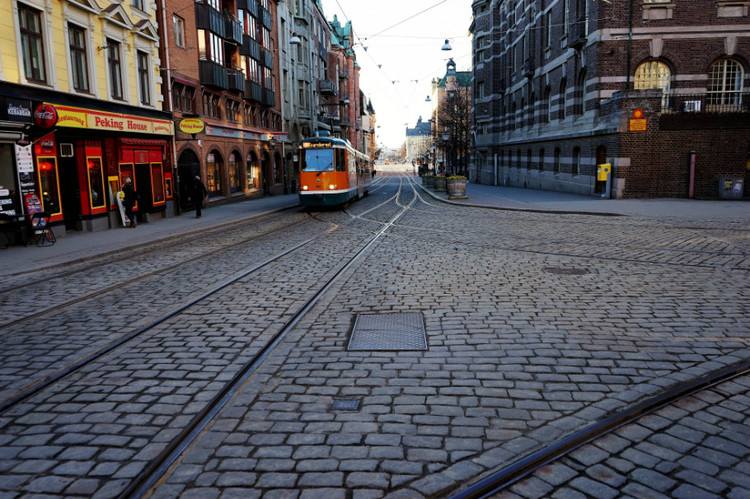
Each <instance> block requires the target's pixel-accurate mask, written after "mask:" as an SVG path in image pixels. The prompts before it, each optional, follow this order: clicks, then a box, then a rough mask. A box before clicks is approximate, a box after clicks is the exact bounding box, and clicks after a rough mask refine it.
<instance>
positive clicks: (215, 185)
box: [206, 151, 221, 196]
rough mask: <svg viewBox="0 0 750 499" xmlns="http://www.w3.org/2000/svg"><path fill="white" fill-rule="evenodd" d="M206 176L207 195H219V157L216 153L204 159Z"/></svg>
mask: <svg viewBox="0 0 750 499" xmlns="http://www.w3.org/2000/svg"><path fill="white" fill-rule="evenodd" d="M206 176H207V180H208V185H207V186H206V188H207V189H208V194H209V195H211V196H220V195H221V156H219V153H218V152H217V151H213V152H211V154H209V155H208V156H207V158H206Z"/></svg>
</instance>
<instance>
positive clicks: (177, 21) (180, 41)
mask: <svg viewBox="0 0 750 499" xmlns="http://www.w3.org/2000/svg"><path fill="white" fill-rule="evenodd" d="M172 27H173V28H174V43H175V45H177V46H178V47H181V48H185V20H184V19H183V18H181V17H180V16H178V15H173V16H172Z"/></svg>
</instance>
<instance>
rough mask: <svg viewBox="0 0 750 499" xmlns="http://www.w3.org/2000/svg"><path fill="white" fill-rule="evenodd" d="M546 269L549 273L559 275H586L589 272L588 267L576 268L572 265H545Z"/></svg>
mask: <svg viewBox="0 0 750 499" xmlns="http://www.w3.org/2000/svg"><path fill="white" fill-rule="evenodd" d="M544 271H545V272H547V273H548V274H558V275H584V274H588V273H589V271H588V270H586V269H576V268H570V267H545V268H544Z"/></svg>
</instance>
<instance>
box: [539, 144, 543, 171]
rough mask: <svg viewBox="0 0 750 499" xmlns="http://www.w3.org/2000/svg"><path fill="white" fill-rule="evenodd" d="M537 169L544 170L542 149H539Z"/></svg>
mask: <svg viewBox="0 0 750 499" xmlns="http://www.w3.org/2000/svg"><path fill="white" fill-rule="evenodd" d="M539 171H544V149H539Z"/></svg>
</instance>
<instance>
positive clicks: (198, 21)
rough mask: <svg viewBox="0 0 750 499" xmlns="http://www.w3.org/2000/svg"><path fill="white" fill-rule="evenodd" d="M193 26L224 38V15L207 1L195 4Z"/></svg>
mask: <svg viewBox="0 0 750 499" xmlns="http://www.w3.org/2000/svg"><path fill="white" fill-rule="evenodd" d="M195 27H196V28H198V29H205V30H208V31H210V32H211V33H214V34H215V35H218V36H220V37H221V38H226V30H225V29H226V25H225V22H224V16H223V15H222V14H221V12H219V11H218V10H216V9H214V8H213V7H211V6H210V5H208V4H207V3H196V4H195Z"/></svg>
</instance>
